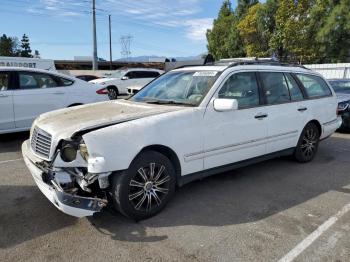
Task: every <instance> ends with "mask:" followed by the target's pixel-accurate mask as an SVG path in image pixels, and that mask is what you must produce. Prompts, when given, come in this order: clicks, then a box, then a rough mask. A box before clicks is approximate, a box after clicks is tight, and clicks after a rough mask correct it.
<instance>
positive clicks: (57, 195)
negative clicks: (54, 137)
mask: <svg viewBox="0 0 350 262" xmlns="http://www.w3.org/2000/svg"><path fill="white" fill-rule="evenodd" d="M58 148H60V149H59V150H56V153H55V154H54V155H53V156H52V160H51V161H47V160H43V159H41V158H40V157H38V156H37V155H36V154H35V152H33V150H32V149H31V145H30V141H29V140H28V141H25V142H24V143H23V145H22V153H23V158H24V161H25V163H26V165H27V167H28V169H29V170H30V172H31V174H32V176H33V178H34V180H35V182H36V184H37V185H38V187H39V189H40V190H41V191H42V193H43V194H44V195H45V196H46V197H47V198H48V199H49V200H50V201H51V202H52V203H53V204H54V205H55V206H56V207H57V208H58V209H60V210H61V211H62V212H64V213H66V214H69V215H72V216H75V217H85V216H92V215H93V214H94V213H96V212H100V211H101V210H102V209H103V208H104V207H105V206H107V203H108V200H107V195H106V189H107V188H108V187H109V176H110V175H111V172H108V173H89V172H88V157H89V156H88V152H87V149H86V146H85V147H84V143H82V142H81V141H79V142H78V143H77V142H68V141H63V142H62V143H60V145H59V146H58Z"/></svg>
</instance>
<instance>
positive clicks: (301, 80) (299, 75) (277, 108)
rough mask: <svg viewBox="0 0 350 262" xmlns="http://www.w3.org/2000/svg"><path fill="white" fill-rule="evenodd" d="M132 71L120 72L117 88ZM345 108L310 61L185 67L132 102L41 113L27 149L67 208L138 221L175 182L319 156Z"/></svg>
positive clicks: (37, 172)
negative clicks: (106, 211) (110, 211)
mask: <svg viewBox="0 0 350 262" xmlns="http://www.w3.org/2000/svg"><path fill="white" fill-rule="evenodd" d="M129 72H130V73H131V72H134V71H127V72H118V73H119V75H118V81H116V82H115V83H116V86H117V87H118V88H119V86H121V85H120V84H121V83H123V81H127V80H129V79H130V77H131V74H129ZM126 77H127V78H126ZM123 78H124V80H123ZM131 79H134V78H132V77H131ZM136 79H138V78H136ZM100 81H104V80H103V79H101V80H99V81H97V82H98V83H100V84H102V82H100ZM110 81H111V82H108V81H105V83H104V84H103V86H106V88H107V87H108V86H109V85H110V83H112V81H115V80H112V79H111V80H110ZM120 91H123V92H126V88H125V87H120V90H119V89H118V93H119V92H120ZM337 106H338V102H337V98H336V95H335V93H334V91H333V89H332V88H331V87H330V86H329V84H328V83H327V81H325V79H324V78H323V77H322V76H321V75H319V74H317V73H315V72H313V71H311V70H307V69H305V68H303V67H297V66H282V65H281V64H279V63H275V62H266V63H265V64H264V63H263V62H259V61H253V62H250V63H248V62H234V63H229V64H226V65H223V64H221V65H205V66H195V67H185V68H181V69H176V70H173V71H170V72H168V73H166V74H163V75H162V76H160V77H159V78H157V79H156V80H154V81H152V82H151V83H149V84H148V85H147V86H145V87H144V88H142V89H141V90H140V91H139V92H138V93H137V94H135V95H134V96H132V97H131V98H129V99H128V100H116V101H113V102H108V103H97V104H91V105H84V106H80V107H75V108H69V109H62V110H58V111H54V112H50V113H46V114H42V115H41V116H40V117H38V118H37V119H36V120H35V122H34V123H33V126H32V128H31V132H30V139H29V140H27V141H25V142H24V143H23V145H22V152H23V157H24V160H25V163H26V165H27V167H28V169H29V170H30V172H31V173H32V176H33V178H34V180H35V182H36V184H37V185H38V187H39V189H40V190H41V191H42V193H43V194H44V195H45V196H46V197H47V198H48V199H49V200H50V201H51V202H52V203H53V204H54V205H55V206H56V207H57V208H58V209H59V210H61V211H62V212H64V213H66V214H69V215H72V216H76V217H84V216H90V215H93V214H94V213H96V212H99V211H101V210H102V209H103V208H104V207H105V206H106V205H108V204H110V205H112V206H114V208H115V209H116V210H118V211H120V212H121V213H122V214H124V215H126V216H128V217H130V218H133V219H136V220H139V219H145V218H148V217H151V216H153V215H155V214H157V213H158V212H160V211H161V210H162V209H163V208H164V207H165V206H166V204H167V203H168V202H169V201H170V199H171V197H172V196H173V194H174V192H175V188H176V186H182V185H184V184H186V183H188V182H190V181H193V180H196V179H200V178H203V177H207V176H210V175H214V174H216V173H219V172H223V171H227V170H230V169H234V168H238V167H242V166H245V165H248V164H251V163H256V162H259V161H263V160H266V159H270V158H273V157H277V156H283V155H292V156H293V157H294V158H295V159H296V160H297V161H298V162H309V161H311V160H312V159H313V158H314V157H315V155H316V153H317V149H318V145H319V142H320V141H321V140H323V139H325V138H327V137H329V136H330V135H332V134H333V132H334V131H335V130H336V129H338V128H339V126H340V124H341V119H340V117H338V116H337Z"/></svg>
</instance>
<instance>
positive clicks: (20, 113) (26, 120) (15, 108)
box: [0, 67, 163, 134]
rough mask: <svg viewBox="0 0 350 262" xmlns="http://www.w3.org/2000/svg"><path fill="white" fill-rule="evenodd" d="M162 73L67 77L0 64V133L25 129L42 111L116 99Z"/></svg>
mask: <svg viewBox="0 0 350 262" xmlns="http://www.w3.org/2000/svg"><path fill="white" fill-rule="evenodd" d="M162 73H163V72H162V71H160V70H153V69H129V70H123V71H116V72H114V73H113V74H112V75H111V76H110V77H108V78H99V77H96V76H94V75H78V76H76V77H71V76H67V75H64V74H60V73H58V72H56V71H48V70H40V69H32V68H23V67H22V68H19V67H0V134H3V133H9V132H17V131H25V130H29V129H30V127H31V125H32V123H33V121H34V119H35V118H36V117H38V116H39V115H40V114H42V113H46V112H49V111H53V110H56V109H61V108H67V107H72V106H78V105H84V104H89V103H95V102H101V101H108V100H110V99H116V98H117V96H118V95H119V94H127V88H128V87H135V88H139V89H141V88H142V87H143V86H144V85H146V84H147V83H148V82H150V81H152V80H153V79H154V78H155V77H158V76H159V75H160V74H162ZM113 77H114V78H113ZM88 81H92V82H91V83H88ZM92 83H93V84H92Z"/></svg>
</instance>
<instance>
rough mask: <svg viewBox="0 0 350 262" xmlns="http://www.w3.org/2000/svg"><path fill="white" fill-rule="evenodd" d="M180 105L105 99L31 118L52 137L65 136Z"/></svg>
mask: <svg viewBox="0 0 350 262" xmlns="http://www.w3.org/2000/svg"><path fill="white" fill-rule="evenodd" d="M183 108H184V107H177V106H162V105H148V104H141V103H137V102H131V101H126V100H118V101H108V102H101V103H95V104H89V105H83V106H77V107H73V108H66V109H62V110H57V111H53V112H49V113H46V114H43V115H41V116H40V117H39V118H38V119H37V120H36V121H35V125H36V126H38V127H39V128H41V129H43V130H44V131H46V132H48V133H49V134H51V135H52V136H54V137H56V139H58V138H59V139H66V138H69V137H71V136H72V135H74V134H75V133H77V132H80V131H82V132H84V131H88V130H90V129H96V128H102V127H104V126H109V125H114V124H118V123H121V122H126V121H131V120H135V119H139V118H143V117H147V116H152V115H157V114H162V113H167V112H172V111H177V110H181V109H183Z"/></svg>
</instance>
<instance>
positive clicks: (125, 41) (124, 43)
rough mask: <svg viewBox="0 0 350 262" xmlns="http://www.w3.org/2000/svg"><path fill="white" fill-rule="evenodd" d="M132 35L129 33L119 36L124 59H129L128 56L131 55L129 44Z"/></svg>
mask: <svg viewBox="0 0 350 262" xmlns="http://www.w3.org/2000/svg"><path fill="white" fill-rule="evenodd" d="M132 39H133V37H132V36H131V35H122V36H121V37H120V45H121V52H120V53H121V55H122V57H123V58H125V59H126V60H128V59H129V57H130V56H131V50H130V46H131V41H132Z"/></svg>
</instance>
